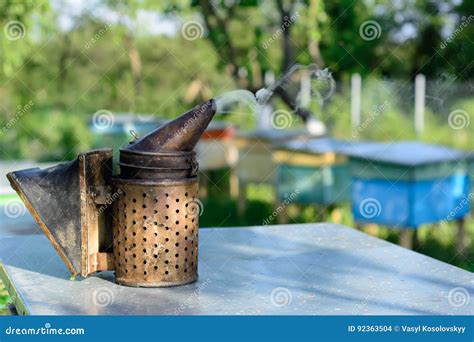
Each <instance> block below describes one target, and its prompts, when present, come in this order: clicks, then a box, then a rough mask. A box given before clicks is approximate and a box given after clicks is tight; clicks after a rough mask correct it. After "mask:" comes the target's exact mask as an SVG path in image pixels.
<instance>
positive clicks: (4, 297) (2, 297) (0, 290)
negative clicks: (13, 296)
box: [0, 280, 9, 315]
mask: <svg viewBox="0 0 474 342" xmlns="http://www.w3.org/2000/svg"><path fill="white" fill-rule="evenodd" d="M8 300H9V297H8V292H7V289H6V288H5V286H4V285H3V283H2V281H1V280H0V315H6V314H7V307H6V306H7V303H8Z"/></svg>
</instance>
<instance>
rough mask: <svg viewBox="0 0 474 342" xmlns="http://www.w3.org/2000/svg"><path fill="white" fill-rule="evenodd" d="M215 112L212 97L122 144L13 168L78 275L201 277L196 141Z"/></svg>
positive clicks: (153, 283) (152, 280) (160, 280)
mask: <svg viewBox="0 0 474 342" xmlns="http://www.w3.org/2000/svg"><path fill="white" fill-rule="evenodd" d="M215 112H216V106H215V102H214V101H213V100H210V101H208V102H206V103H204V104H201V105H199V106H197V107H195V108H193V109H192V110H190V111H188V112H186V113H184V114H182V115H181V116H179V117H178V118H176V119H175V120H173V121H170V122H168V123H167V124H165V125H163V126H162V127H159V128H157V129H155V130H154V131H152V132H150V133H149V134H147V135H146V136H144V137H142V138H140V139H136V140H135V141H133V142H131V143H130V144H129V145H128V146H126V147H124V148H122V149H120V160H119V167H120V174H119V175H116V176H114V175H113V174H112V169H113V164H112V149H100V150H93V151H87V152H83V153H80V154H79V156H78V158H77V159H75V160H73V161H71V162H67V163H63V164H59V165H57V166H54V167H51V168H47V169H43V170H41V169H39V168H33V169H27V170H21V171H15V172H11V173H9V174H8V175H7V177H8V179H9V181H10V184H11V186H12V187H13V188H14V189H15V191H16V192H17V193H18V194H19V196H20V197H21V199H22V200H23V202H24V203H25V205H26V207H27V208H28V210H29V211H30V212H31V214H32V215H33V217H34V218H35V219H36V221H37V222H38V224H39V226H40V227H41V228H42V230H43V231H44V233H45V234H46V236H47V237H48V239H49V240H50V242H51V243H52V245H53V246H54V248H55V249H56V251H57V252H58V253H59V255H60V256H61V257H62V259H63V261H64V262H65V263H66V265H67V267H68V268H69V270H70V271H71V273H72V274H73V275H82V276H84V277H85V276H88V275H90V274H92V273H94V272H97V271H103V270H115V275H116V282H117V283H118V284H121V285H127V286H143V287H162V286H175V285H183V284H187V283H190V282H193V281H196V280H197V277H198V272H197V270H198V226H199V223H198V219H199V210H200V208H199V205H200V202H199V200H198V177H197V173H198V163H197V161H196V153H195V152H194V147H195V145H196V144H197V142H198V140H199V138H200V137H201V135H202V134H203V132H204V131H205V129H206V128H207V126H208V125H209V122H210V121H211V119H212V118H213V116H214V114H215Z"/></svg>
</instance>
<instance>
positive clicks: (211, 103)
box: [207, 99, 217, 112]
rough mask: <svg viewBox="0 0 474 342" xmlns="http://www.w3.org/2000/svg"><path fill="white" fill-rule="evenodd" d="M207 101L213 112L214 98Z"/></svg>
mask: <svg viewBox="0 0 474 342" xmlns="http://www.w3.org/2000/svg"><path fill="white" fill-rule="evenodd" d="M207 103H208V105H209V106H210V107H211V109H212V111H213V112H216V111H217V104H216V100H214V99H210V100H209V101H208V102H207Z"/></svg>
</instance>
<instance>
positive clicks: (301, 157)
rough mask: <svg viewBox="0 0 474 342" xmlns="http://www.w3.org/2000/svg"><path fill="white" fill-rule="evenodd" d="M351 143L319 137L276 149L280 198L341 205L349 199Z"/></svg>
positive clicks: (274, 154)
mask: <svg viewBox="0 0 474 342" xmlns="http://www.w3.org/2000/svg"><path fill="white" fill-rule="evenodd" d="M346 146H349V143H348V142H345V141H341V140H336V139H331V138H320V139H310V140H307V141H293V142H290V143H286V144H283V145H279V146H278V147H276V148H275V152H274V153H273V156H274V160H275V163H276V164H277V166H278V170H277V179H276V184H277V195H278V199H279V200H280V201H285V200H286V201H291V202H292V203H300V204H323V205H330V204H338V203H342V202H347V201H349V199H350V175H349V168H348V164H347V157H345V156H344V155H342V154H340V152H341V151H342V150H343V149H344V148H345V147H346Z"/></svg>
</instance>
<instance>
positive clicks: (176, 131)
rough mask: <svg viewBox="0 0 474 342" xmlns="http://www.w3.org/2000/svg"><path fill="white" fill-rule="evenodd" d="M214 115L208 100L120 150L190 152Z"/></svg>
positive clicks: (212, 104) (210, 102)
mask: <svg viewBox="0 0 474 342" xmlns="http://www.w3.org/2000/svg"><path fill="white" fill-rule="evenodd" d="M215 113H216V103H215V101H214V100H209V101H208V102H206V103H203V104H201V105H198V106H196V107H194V108H193V109H191V110H190V111H188V112H186V113H184V114H182V115H181V116H179V117H177V118H176V119H174V120H173V121H170V122H168V123H167V124H165V125H163V126H161V127H158V128H157V129H155V130H154V131H152V132H150V133H148V134H147V135H145V136H144V137H143V138H140V139H138V140H135V141H134V142H132V143H131V144H130V145H129V146H127V147H125V148H123V149H122V151H123V150H129V151H143V152H173V151H176V152H178V151H192V150H193V149H194V146H196V144H197V142H198V141H199V138H200V137H201V135H202V134H203V133H204V131H205V130H206V128H207V126H208V125H209V123H210V121H211V120H212V118H213V117H214V114H215Z"/></svg>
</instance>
